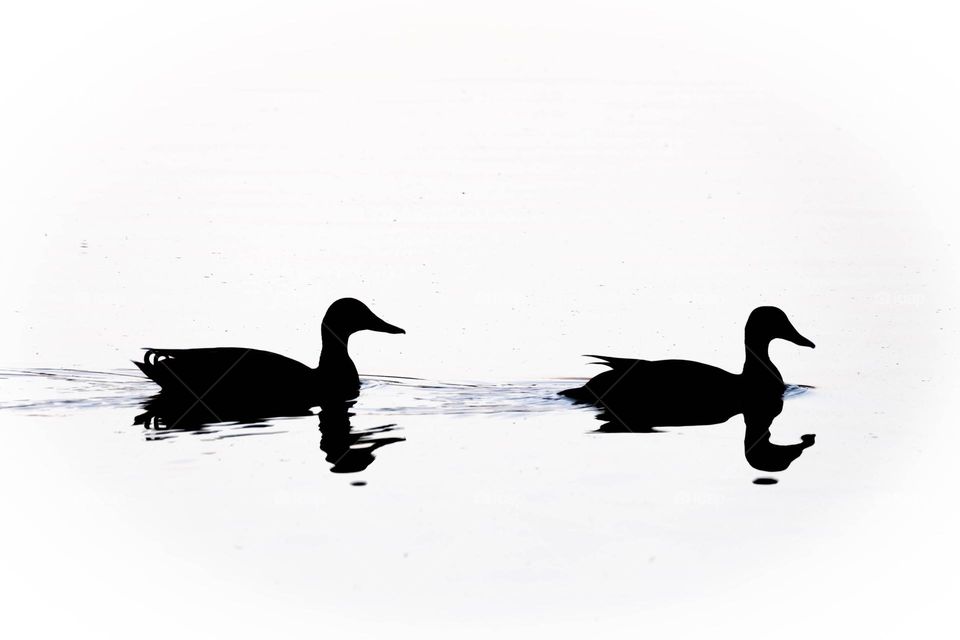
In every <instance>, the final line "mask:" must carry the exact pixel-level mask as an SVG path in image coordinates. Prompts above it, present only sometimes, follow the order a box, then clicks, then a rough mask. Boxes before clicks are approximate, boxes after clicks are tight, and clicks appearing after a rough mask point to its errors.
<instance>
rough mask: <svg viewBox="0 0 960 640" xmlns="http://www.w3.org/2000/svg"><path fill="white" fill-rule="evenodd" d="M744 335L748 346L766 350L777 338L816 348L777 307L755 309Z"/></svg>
mask: <svg viewBox="0 0 960 640" xmlns="http://www.w3.org/2000/svg"><path fill="white" fill-rule="evenodd" d="M744 334H745V338H746V340H745V342H746V343H747V345H750V346H754V347H760V346H762V347H763V348H764V350H766V346H767V345H768V344H770V341H771V340H776V339H777V338H782V339H783V340H787V341H788V342H792V343H793V344H795V345H798V346H801V347H810V348H811V349H813V348H814V347H815V346H816V345H814V344H813V342H811V341H810V340H808V339H806V338H804V337H803V336H802V335H800V332H799V331H797V330H796V329H795V328H794V327H793V325H792V324H791V323H790V320H789V319H787V314H785V313H784V312H783V311H781V310H780V309H778V308H777V307H757V308H756V309H754V310H753V311H752V312H751V313H750V317H749V318H747V326H746V329H745V330H744Z"/></svg>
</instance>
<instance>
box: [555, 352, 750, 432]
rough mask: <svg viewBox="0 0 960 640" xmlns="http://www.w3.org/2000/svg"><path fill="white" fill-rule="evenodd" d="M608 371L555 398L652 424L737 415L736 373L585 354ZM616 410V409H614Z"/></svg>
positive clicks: (739, 392) (707, 420)
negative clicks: (627, 414) (565, 398)
mask: <svg viewBox="0 0 960 640" xmlns="http://www.w3.org/2000/svg"><path fill="white" fill-rule="evenodd" d="M591 357H595V358H598V359H600V360H602V361H603V363H604V364H607V365H608V366H609V367H610V369H609V370H607V371H604V372H603V373H601V374H599V375H597V376H595V377H593V378H591V379H590V380H589V381H588V382H587V383H586V384H585V385H584V386H582V387H579V388H577V389H568V390H566V391H562V392H561V394H563V395H565V396H567V397H569V398H572V399H574V400H575V401H577V402H579V403H583V404H592V405H595V406H602V407H606V408H609V409H611V410H613V411H615V412H617V413H621V412H625V413H629V417H630V418H632V419H633V420H632V421H633V422H636V418H637V417H638V416H641V415H642V416H643V422H647V423H650V424H651V425H657V426H681V425H690V424H719V423H721V422H726V421H727V420H729V419H730V418H731V417H732V416H734V415H736V414H737V413H740V410H739V408H740V407H741V405H742V403H741V402H740V399H741V396H742V391H743V384H742V381H741V380H740V377H739V376H737V375H736V374H733V373H730V372H728V371H724V370H723V369H720V368H718V367H714V366H712V365H709V364H703V363H701V362H693V361H690V360H630V359H627V358H606V357H603V356H591ZM618 409H619V411H618Z"/></svg>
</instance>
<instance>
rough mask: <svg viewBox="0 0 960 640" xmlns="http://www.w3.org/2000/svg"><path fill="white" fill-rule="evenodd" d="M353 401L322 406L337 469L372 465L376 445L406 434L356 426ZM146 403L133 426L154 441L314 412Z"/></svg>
mask: <svg viewBox="0 0 960 640" xmlns="http://www.w3.org/2000/svg"><path fill="white" fill-rule="evenodd" d="M353 405H354V403H353V402H334V403H327V404H325V405H322V406H321V409H320V413H319V416H318V417H319V422H320V449H321V450H322V451H323V452H324V454H326V455H325V459H326V461H327V462H328V463H329V464H330V465H331V468H330V471H332V472H333V473H357V472H360V471H363V470H364V469H366V468H367V467H369V466H370V465H371V464H372V463H373V461H374V459H375V456H374V452H375V451H376V450H377V449H379V448H380V447H385V446H386V445H388V444H393V443H395V442H403V441H404V438H402V437H399V436H391V435H387V434H389V433H390V432H393V431H395V430H396V428H397V425H396V424H386V425H382V426H377V427H372V428H367V429H356V430H355V429H354V428H353V427H352V426H351V424H350V418H352V417H353V416H354V414H353V413H352V411H351V409H352V408H353ZM143 407H144V409H145V411H144V413H141V414H140V415H138V416H137V417H136V418H134V424H139V425H143V426H144V427H146V428H147V434H148V435H147V438H148V439H151V440H162V439H166V438H169V437H173V436H175V435H177V434H183V433H201V434H202V433H205V434H217V436H216V437H218V438H227V437H235V436H239V435H246V434H247V433H251V432H252V430H256V429H264V428H269V427H270V426H272V425H271V419H272V418H278V417H297V416H308V415H312V413H311V412H310V411H306V410H302V409H293V408H291V407H278V406H274V407H249V406H247V407H244V406H239V405H237V404H234V405H228V406H225V405H223V404H218V405H213V406H211V405H209V404H207V403H196V402H194V403H187V404H184V403H181V402H177V401H175V400H171V398H170V397H168V396H165V395H164V394H162V393H161V394H157V395H155V396H153V397H152V398H150V399H149V400H147V401H146V402H145V403H144V405H143ZM261 433H263V431H261ZM267 433H269V432H267Z"/></svg>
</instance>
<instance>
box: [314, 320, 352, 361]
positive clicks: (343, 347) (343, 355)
mask: <svg viewBox="0 0 960 640" xmlns="http://www.w3.org/2000/svg"><path fill="white" fill-rule="evenodd" d="M341 333H342V332H337V331H335V330H333V329H330V328H329V327H327V326H326V325H323V327H322V328H321V329H320V338H321V340H323V347H322V348H321V350H320V368H321V369H323V368H340V369H342V368H344V365H345V364H347V363H349V367H350V368H352V367H353V362H352V361H351V360H350V355H349V354H348V353H347V341H348V340H350V334H346V335H340V334H341ZM355 371H356V370H355V369H354V372H355Z"/></svg>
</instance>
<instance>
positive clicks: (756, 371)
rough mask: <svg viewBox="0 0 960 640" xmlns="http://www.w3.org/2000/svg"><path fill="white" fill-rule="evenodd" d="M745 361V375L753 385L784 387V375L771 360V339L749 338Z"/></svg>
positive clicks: (746, 344) (746, 343)
mask: <svg viewBox="0 0 960 640" xmlns="http://www.w3.org/2000/svg"><path fill="white" fill-rule="evenodd" d="M744 347H745V351H746V355H745V357H744V361H743V377H744V379H746V380H747V381H748V383H749V384H750V385H751V386H764V387H768V386H769V387H775V386H776V387H779V388H780V389H782V388H783V376H781V375H780V372H779V371H777V368H776V367H775V366H774V365H773V362H771V361H770V354H769V349H770V341H769V340H747V341H746V342H745V343H744Z"/></svg>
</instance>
